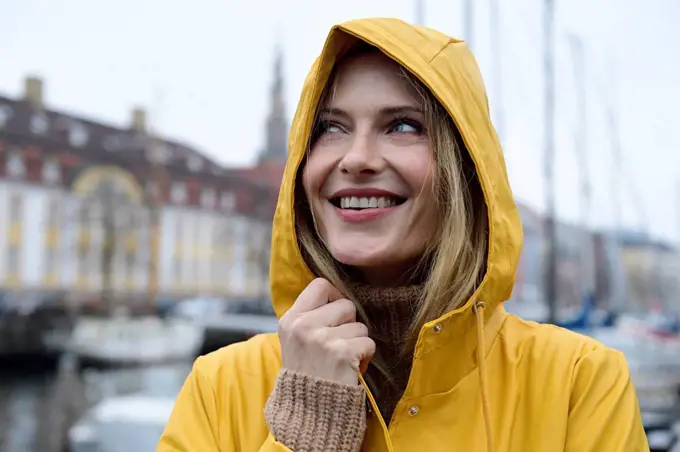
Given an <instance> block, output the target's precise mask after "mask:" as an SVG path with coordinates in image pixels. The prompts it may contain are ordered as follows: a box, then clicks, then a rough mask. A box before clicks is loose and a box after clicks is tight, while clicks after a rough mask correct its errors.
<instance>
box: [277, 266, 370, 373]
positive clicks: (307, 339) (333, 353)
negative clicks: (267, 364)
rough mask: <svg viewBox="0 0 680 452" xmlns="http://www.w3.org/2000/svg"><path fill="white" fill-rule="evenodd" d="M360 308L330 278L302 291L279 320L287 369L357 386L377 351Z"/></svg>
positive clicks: (318, 281)
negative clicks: (360, 313) (359, 378)
mask: <svg viewBox="0 0 680 452" xmlns="http://www.w3.org/2000/svg"><path fill="white" fill-rule="evenodd" d="M356 316H357V312H356V307H355V306H354V303H352V302H351V301H350V300H347V299H345V298H342V295H341V294H340V292H339V291H338V290H337V289H336V288H335V287H333V286H332V285H331V283H329V282H328V281H326V280H325V279H321V278H317V279H315V280H314V281H312V282H311V283H309V285H308V286H307V287H306V288H305V290H303V291H302V293H301V294H300V296H299V297H298V298H297V300H295V304H294V305H293V306H292V307H291V308H290V310H288V312H286V314H285V315H284V316H283V317H282V318H281V320H280V321H279V328H278V330H279V340H280V341H281V360H282V362H283V367H284V368H286V369H290V370H293V371H296V372H300V373H303V374H307V375H310V376H313V377H318V378H322V379H325V380H330V381H334V382H336V383H343V384H348V385H356V384H357V381H358V374H359V372H364V371H365V370H366V367H367V366H368V363H369V362H370V360H371V358H373V355H374V353H375V342H373V340H372V339H370V338H369V337H368V328H367V327H366V325H364V324H363V323H360V322H357V321H356Z"/></svg>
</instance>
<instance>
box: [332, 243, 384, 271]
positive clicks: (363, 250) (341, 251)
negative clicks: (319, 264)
mask: <svg viewBox="0 0 680 452" xmlns="http://www.w3.org/2000/svg"><path fill="white" fill-rule="evenodd" d="M393 249H394V248H393V247H391V246H386V245H382V244H378V245H376V244H375V243H374V244H372V245H365V244H362V243H337V244H332V243H331V244H329V251H330V252H331V255H332V256H333V258H334V259H335V260H337V261H338V262H340V263H341V264H345V265H349V266H352V267H375V266H378V265H389V264H390V263H391V261H393V260H394V256H392V253H391V251H392V250H393Z"/></svg>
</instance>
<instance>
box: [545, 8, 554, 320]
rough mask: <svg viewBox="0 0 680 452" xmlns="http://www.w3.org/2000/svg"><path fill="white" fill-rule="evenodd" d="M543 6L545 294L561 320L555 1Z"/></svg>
mask: <svg viewBox="0 0 680 452" xmlns="http://www.w3.org/2000/svg"><path fill="white" fill-rule="evenodd" d="M543 3H544V7H543V34H544V39H543V46H544V47H543V71H544V83H545V87H544V88H545V93H544V98H543V101H544V108H545V111H544V117H545V126H544V133H545V136H544V144H543V145H544V156H543V165H544V167H543V180H544V185H545V230H544V233H545V236H544V237H545V246H546V249H545V261H546V262H545V265H544V268H545V298H546V301H547V303H548V321H549V322H550V323H555V322H556V320H557V231H556V226H555V214H556V212H555V174H554V166H555V130H554V127H555V51H554V50H555V30H554V14H555V2H554V1H553V0H544V2H543Z"/></svg>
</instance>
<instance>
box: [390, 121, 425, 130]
mask: <svg viewBox="0 0 680 452" xmlns="http://www.w3.org/2000/svg"><path fill="white" fill-rule="evenodd" d="M390 132H391V133H405V134H420V133H422V132H423V127H422V126H421V125H420V124H418V123H416V122H415V121H412V120H409V119H398V120H396V121H395V122H394V123H392V126H391V127H390Z"/></svg>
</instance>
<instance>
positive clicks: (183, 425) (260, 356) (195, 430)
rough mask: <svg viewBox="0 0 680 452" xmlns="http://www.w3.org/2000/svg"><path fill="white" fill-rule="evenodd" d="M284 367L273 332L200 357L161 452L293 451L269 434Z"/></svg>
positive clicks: (181, 396) (159, 451)
mask: <svg viewBox="0 0 680 452" xmlns="http://www.w3.org/2000/svg"><path fill="white" fill-rule="evenodd" d="M280 367H281V359H280V346H279V341H278V338H277V337H276V335H273V334H267V335H258V336H255V337H254V338H252V339H250V340H248V341H245V342H241V343H237V344H232V345H229V346H227V347H224V348H222V349H220V350H217V351H215V352H212V353H209V354H207V355H205V356H201V357H199V358H198V359H197V360H196V361H195V363H194V366H193V369H192V370H191V373H190V374H189V376H188V377H187V379H186V381H185V383H184V385H183V387H182V389H181V390H180V392H179V395H178V396H177V400H176V402H175V408H174V410H173V412H172V414H171V416H170V419H169V421H168V424H167V426H166V428H165V431H164V433H163V435H162V437H161V439H160V442H159V444H158V448H157V449H156V451H157V452H193V451H201V452H217V451H219V452H236V451H262V452H270V451H271V452H275V451H288V449H287V448H286V447H284V446H283V445H281V444H280V443H278V442H276V441H275V440H274V438H273V437H272V436H271V435H270V434H269V430H268V427H267V425H266V423H265V419H264V406H265V403H266V401H267V398H268V397H269V395H270V393H271V392H272V389H273V387H274V383H275V380H276V376H277V374H278V371H279V369H280Z"/></svg>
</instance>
